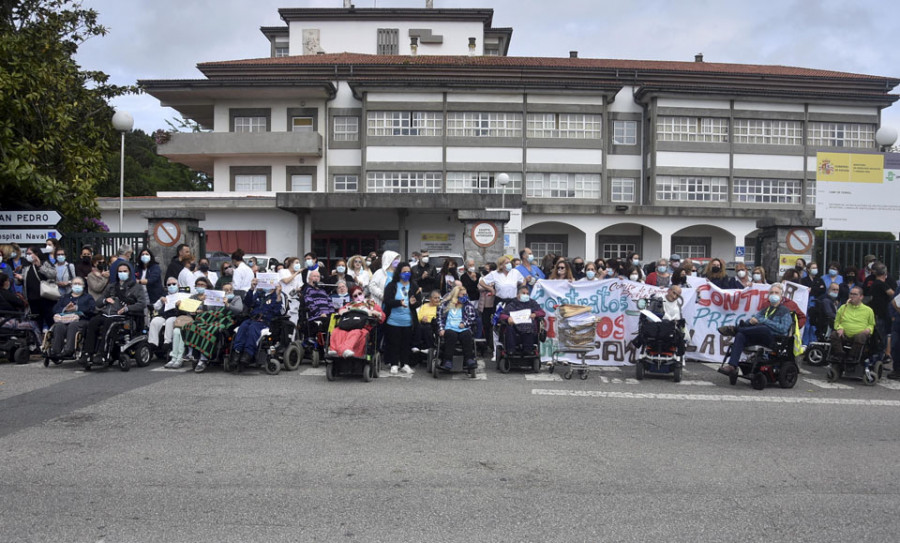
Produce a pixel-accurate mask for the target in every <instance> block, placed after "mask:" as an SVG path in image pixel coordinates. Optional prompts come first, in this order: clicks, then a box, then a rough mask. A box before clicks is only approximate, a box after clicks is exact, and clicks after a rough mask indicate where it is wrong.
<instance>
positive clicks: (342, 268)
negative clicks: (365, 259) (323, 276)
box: [337, 266, 347, 273]
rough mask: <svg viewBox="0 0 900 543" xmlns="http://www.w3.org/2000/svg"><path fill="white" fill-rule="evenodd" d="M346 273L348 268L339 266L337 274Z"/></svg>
mask: <svg viewBox="0 0 900 543" xmlns="http://www.w3.org/2000/svg"><path fill="white" fill-rule="evenodd" d="M345 271H347V268H346V267H344V266H338V267H337V272H338V273H344V272H345Z"/></svg>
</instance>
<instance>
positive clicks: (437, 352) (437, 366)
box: [428, 319, 484, 379]
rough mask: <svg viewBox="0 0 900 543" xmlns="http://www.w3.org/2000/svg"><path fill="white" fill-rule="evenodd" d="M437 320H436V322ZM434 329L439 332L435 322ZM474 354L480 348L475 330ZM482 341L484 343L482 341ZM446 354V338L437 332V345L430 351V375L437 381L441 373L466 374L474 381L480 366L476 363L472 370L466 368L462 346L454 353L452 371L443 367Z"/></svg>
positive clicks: (473, 335)
mask: <svg viewBox="0 0 900 543" xmlns="http://www.w3.org/2000/svg"><path fill="white" fill-rule="evenodd" d="M436 320H437V319H435V321H436ZM432 327H433V328H434V329H435V330H437V322H434V323H433V325H432ZM471 341H472V352H476V349H477V348H478V341H479V340H477V339H475V330H472V340H471ZM481 341H484V339H482V340H481ZM443 352H444V338H443V337H442V336H441V335H440V334H439V333H437V332H435V343H434V347H433V348H431V349H429V350H428V373H430V374H431V375H432V377H434V378H435V379H438V378H440V376H441V373H450V374H453V373H465V374H467V375H468V376H469V378H471V379H474V378H475V374H476V372H477V371H478V364H477V363H476V364H475V365H474V366H472V367H471V368H466V367H465V362H466V361H465V360H464V357H463V350H462V344H461V343H459V342H458V343H457V344H456V349H455V350H454V352H453V360H452V363H453V366H452V368H451V369H446V368H444V367H442V366H441V363H442V354H443Z"/></svg>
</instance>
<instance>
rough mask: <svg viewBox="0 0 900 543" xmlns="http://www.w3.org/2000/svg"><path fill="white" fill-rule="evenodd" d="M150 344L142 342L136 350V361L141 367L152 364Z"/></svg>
mask: <svg viewBox="0 0 900 543" xmlns="http://www.w3.org/2000/svg"><path fill="white" fill-rule="evenodd" d="M150 358H151V357H150V346H149V345H147V344H146V343H141V344H140V345H138V348H137V349H136V350H135V352H134V362H135V364H137V367H139V368H145V367H147V366H148V365H149V364H150Z"/></svg>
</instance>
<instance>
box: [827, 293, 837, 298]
mask: <svg viewBox="0 0 900 543" xmlns="http://www.w3.org/2000/svg"><path fill="white" fill-rule="evenodd" d="M828 295H829V296H830V297H831V298H832V299H836V298H837V297H838V293H837V292H834V291H831V292H829V293H828Z"/></svg>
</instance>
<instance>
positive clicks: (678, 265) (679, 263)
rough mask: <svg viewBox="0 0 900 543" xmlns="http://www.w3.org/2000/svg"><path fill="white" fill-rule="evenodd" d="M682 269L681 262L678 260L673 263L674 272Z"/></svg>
mask: <svg viewBox="0 0 900 543" xmlns="http://www.w3.org/2000/svg"><path fill="white" fill-rule="evenodd" d="M680 267H681V262H679V261H678V260H676V261H675V262H672V269H673V270H677V269H678V268H680Z"/></svg>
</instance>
